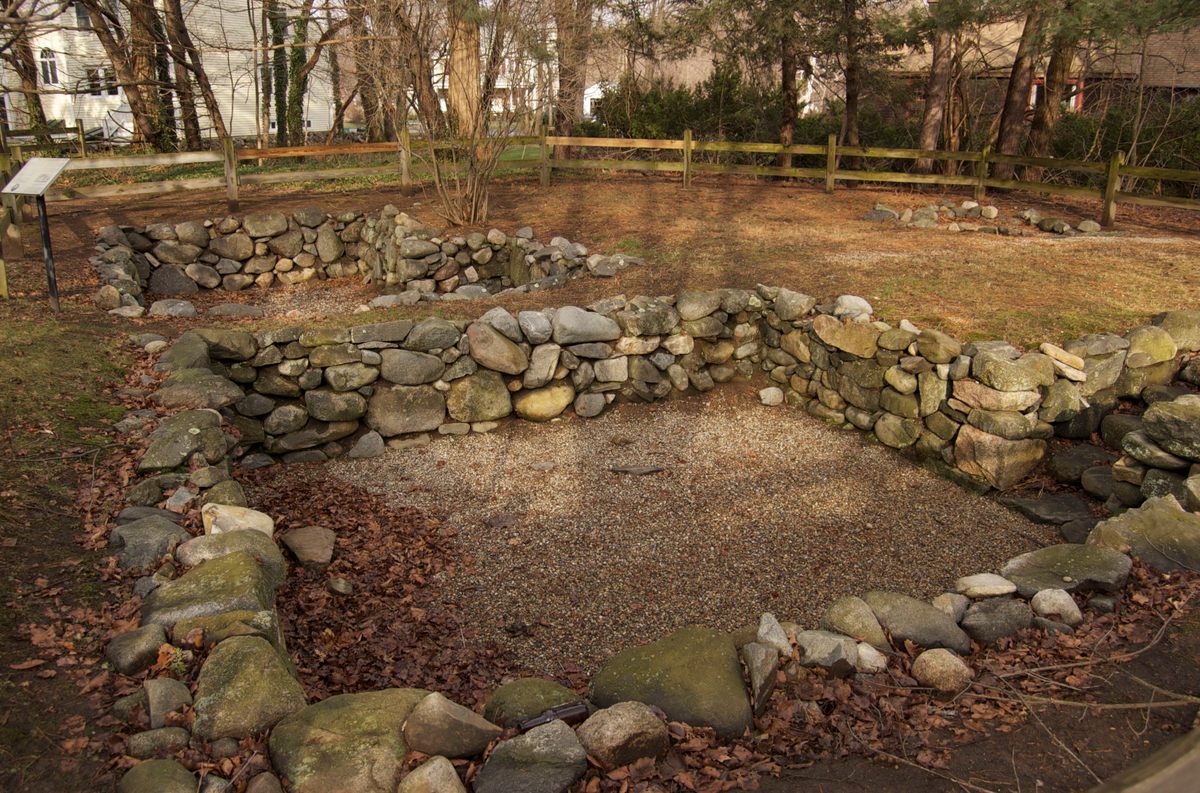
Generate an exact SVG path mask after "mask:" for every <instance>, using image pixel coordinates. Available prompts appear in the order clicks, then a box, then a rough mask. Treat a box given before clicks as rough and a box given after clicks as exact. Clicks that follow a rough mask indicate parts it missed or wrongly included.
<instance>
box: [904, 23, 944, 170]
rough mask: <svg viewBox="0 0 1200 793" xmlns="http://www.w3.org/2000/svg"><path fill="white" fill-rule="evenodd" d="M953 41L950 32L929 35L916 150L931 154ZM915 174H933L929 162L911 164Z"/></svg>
mask: <svg viewBox="0 0 1200 793" xmlns="http://www.w3.org/2000/svg"><path fill="white" fill-rule="evenodd" d="M952 42H953V38H952V37H951V35H950V31H948V30H941V29H938V30H937V31H935V32H934V35H933V62H932V63H931V64H930V66H929V79H928V80H927V81H926V82H925V112H924V114H923V115H922V116H921V137H920V141H919V142H918V144H917V148H920V149H925V150H927V151H932V150H934V149H936V148H937V146H938V140H939V139H940V137H941V132H942V119H943V118H944V117H945V115H946V101H947V98H948V93H949V90H950V70H951V66H952V62H951V57H950V48H951V46H952ZM913 170H914V171H916V172H917V173H930V172H932V171H933V160H930V159H927V158H925V159H920V160H917V161H916V162H915V163H914V164H913Z"/></svg>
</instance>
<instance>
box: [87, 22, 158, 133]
mask: <svg viewBox="0 0 1200 793" xmlns="http://www.w3.org/2000/svg"><path fill="white" fill-rule="evenodd" d="M83 2H84V4H85V7H86V8H87V10H88V18H89V19H91V21H92V32H94V33H95V34H96V38H97V39H99V40H100V46H102V47H103V48H104V52H105V54H106V55H107V56H108V60H109V63H111V64H112V67H113V72H115V73H116V75H117V81H118V82H119V83H120V85H121V87H122V88H123V89H124V91H125V99H126V100H128V102H129V111H130V113H131V114H132V115H133V127H134V140H140V141H146V142H148V143H150V144H151V145H154V146H158V145H159V141H158V132H159V130H158V129H156V128H155V125H154V120H155V117H156V115H157V114H156V113H155V111H154V108H153V106H152V105H151V104H150V103H148V102H147V100H146V94H145V93H144V92H143V87H145V86H143V84H142V83H141V82H140V81H139V80H138V79H137V77H136V76H135V74H134V71H133V68H132V66H131V65H130V62H129V58H128V56H126V54H125V50H124V49H123V48H122V45H121V44H120V43H118V35H119V36H120V38H121V39H125V38H126V36H125V31H123V30H120V28H117V30H116V31H114V28H113V25H114V23H113V22H111V21H110V19H109V17H107V16H106V15H105V13H104V11H105V10H107V8H108V6H107V4H106V3H105V2H104V0H83Z"/></svg>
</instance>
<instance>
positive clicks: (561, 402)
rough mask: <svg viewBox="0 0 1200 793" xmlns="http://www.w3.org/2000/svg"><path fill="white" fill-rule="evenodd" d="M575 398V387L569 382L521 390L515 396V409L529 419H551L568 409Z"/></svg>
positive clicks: (518, 413) (521, 415) (519, 414)
mask: <svg viewBox="0 0 1200 793" xmlns="http://www.w3.org/2000/svg"><path fill="white" fill-rule="evenodd" d="M574 400H575V388H574V386H572V385H571V384H570V383H568V382H558V383H554V384H553V385H548V386H543V387H542V388H535V389H533V390H531V391H529V390H526V391H519V392H517V394H516V395H515V396H514V397H513V410H514V411H515V412H516V414H517V415H518V416H520V417H521V418H523V419H526V420H528V421H549V420H550V419H552V418H554V417H555V416H558V415H559V414H561V413H562V412H563V411H564V410H566V409H567V408H568V407H569V406H570V404H571V403H572V402H573V401H574Z"/></svg>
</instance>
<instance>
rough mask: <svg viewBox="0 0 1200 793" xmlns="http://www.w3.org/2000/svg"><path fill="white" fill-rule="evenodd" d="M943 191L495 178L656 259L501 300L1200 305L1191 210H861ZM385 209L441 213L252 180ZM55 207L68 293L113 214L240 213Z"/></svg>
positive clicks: (340, 291) (338, 308)
mask: <svg viewBox="0 0 1200 793" xmlns="http://www.w3.org/2000/svg"><path fill="white" fill-rule="evenodd" d="M942 195H951V196H952V197H955V198H957V199H960V200H961V199H962V198H965V197H966V196H965V195H959V196H953V194H949V193H941V192H939V193H918V192H915V191H908V190H899V191H897V190H881V189H865V188H860V189H839V190H838V191H837V192H835V193H833V194H832V195H826V194H824V193H823V192H820V191H819V190H818V189H816V188H814V187H812V186H809V185H784V184H778V183H772V182H753V181H744V180H743V181H725V180H722V181H717V180H711V181H706V180H700V181H698V182H697V183H696V185H695V186H694V187H693V189H691V190H688V191H685V190H683V189H682V188H681V187H680V186H679V185H678V184H676V183H674V182H671V181H666V180H663V179H658V178H650V177H643V176H637V175H624V176H620V177H612V178H606V179H595V180H583V179H572V180H557V179H556V181H555V183H554V184H553V185H552V186H551V187H550V188H549V189H546V190H542V189H540V188H538V187H537V186H536V184H535V183H533V182H530V181H527V180H519V181H505V182H501V183H499V184H498V185H497V186H496V188H495V191H494V195H493V198H492V201H491V207H492V210H491V217H490V218H489V222H488V225H489V226H495V227H498V228H501V229H507V230H509V231H512V230H514V229H516V228H518V227H520V226H523V225H526V224H529V225H532V226H533V228H534V231H535V233H536V234H537V235H538V236H539V237H541V238H544V239H548V238H549V237H551V236H554V235H558V234H561V235H564V236H566V237H568V238H570V239H572V240H575V241H579V242H583V243H584V244H585V245H587V246H589V248H590V249H591V250H594V251H600V252H617V251H623V252H626V253H631V254H635V255H640V256H644V257H645V258H646V259H647V262H648V266H647V267H645V268H637V269H635V270H632V271H626V272H624V273H622V274H621V275H620V276H619V277H617V278H614V279H592V278H583V279H579V280H578V281H575V282H574V283H572V284H571V285H569V286H568V287H566V288H565V289H562V290H557V291H555V292H554V293H553V295H554V297H553V298H548V297H547V296H546V295H544V294H543V295H536V296H528V297H523V298H518V299H511V298H509V299H505V302H504V305H507V306H509V307H510V308H515V307H524V306H528V305H539V304H544V303H545V302H546V301H547V300H548V299H552V300H553V301H554V302H556V303H559V302H566V301H575V302H586V301H589V300H593V299H596V298H599V297H604V296H609V295H612V294H615V293H618V292H624V293H626V294H637V293H647V294H665V293H669V292H675V291H677V290H679V289H681V288H684V287H702V288H716V287H724V286H740V287H753V286H754V285H755V284H756V283H769V284H777V285H786V286H789V287H790V288H793V289H798V290H801V291H805V292H808V293H810V294H813V295H815V296H818V297H821V298H828V297H833V296H836V295H837V294H841V293H846V292H849V293H854V294H860V295H863V296H864V297H866V298H867V299H869V300H870V301H871V302H872V303H873V304H874V305H875V306H876V308H877V309H878V310H879V312H880V314H881V315H882V317H883V318H884V319H886V320H889V321H893V322H894V321H898V320H899V319H901V318H904V317H907V318H909V319H912V320H913V321H915V322H918V323H919V324H922V325H929V326H938V327H941V328H943V329H944V330H947V331H948V332H951V333H953V334H957V335H960V336H962V337H964V338H980V337H1003V338H1007V339H1009V340H1010V341H1013V342H1017V343H1028V342H1036V341H1040V340H1046V339H1051V340H1053V339H1058V340H1063V339H1066V338H1071V337H1072V336H1074V335H1078V334H1080V333H1084V332H1090V331H1096V330H1120V329H1123V328H1126V327H1130V326H1133V325H1136V324H1138V323H1141V322H1144V321H1146V320H1147V319H1148V318H1149V317H1150V316H1152V315H1153V314H1154V313H1156V312H1159V311H1163V310H1167V309H1172V308H1181V307H1188V306H1194V305H1196V304H1197V303H1198V302H1200V257H1198V256H1197V254H1196V252H1195V246H1196V240H1197V238H1198V237H1200V234H1198V232H1197V226H1198V225H1200V224H1197V219H1198V218H1197V216H1196V213H1188V212H1185V211H1182V210H1179V211H1175V210H1150V209H1145V208H1129V207H1123V208H1122V210H1121V214H1120V215H1119V217H1118V220H1119V225H1118V232H1117V233H1115V234H1113V235H1101V236H1089V237H1075V238H1061V237H1058V236H1055V235H1045V234H1038V235H1036V236H1030V237H1019V238H1013V237H998V236H994V235H982V234H953V233H949V232H944V231H937V230H921V229H906V228H900V227H898V226H896V225H895V224H891V223H871V222H867V221H863V220H861V219H860V218H861V216H862V214H863V212H864V211H866V210H867V209H870V208H871V207H872V206H873V205H874V203H875V202H876V201H883V202H886V203H888V204H889V205H891V206H893V207H897V208H900V207H904V206H918V205H921V204H924V203H928V202H930V201H932V200H935V199H936V198H937V197H939V196H942ZM988 200H989V202H992V203H995V204H997V205H998V206H999V207H1000V208H1001V210H1002V216H1001V217H1002V218H1009V219H1011V216H1012V214H1013V213H1015V212H1016V211H1019V210H1020V209H1022V208H1026V207H1030V206H1033V207H1036V208H1038V209H1039V210H1040V211H1042V212H1043V213H1046V214H1054V215H1061V216H1063V217H1065V218H1066V219H1068V220H1069V221H1072V222H1077V221H1079V220H1081V219H1083V218H1085V217H1093V216H1095V215H1096V213H1097V208H1096V206H1095V205H1094V204H1091V203H1088V202H1077V203H1069V202H1053V203H1050V202H1045V201H1039V200H1035V199H1033V198H1032V197H1030V196H1025V195H1009V196H1000V195H997V196H993V197H991V198H989V199H988ZM386 203H393V204H395V205H396V206H398V207H399V208H401V209H402V210H404V211H407V212H410V213H411V214H413V215H415V216H416V217H419V218H421V219H422V220H424V221H425V222H427V223H429V224H431V225H435V226H436V225H440V224H439V222H438V215H437V208H436V203H435V202H434V200H433V197H432V196H431V195H425V194H421V193H418V194H415V195H413V196H403V195H400V194H399V193H396V192H383V191H377V190H369V191H367V190H363V191H353V192H324V193H318V192H309V193H304V194H300V195H297V194H295V193H286V192H282V191H279V190H268V189H258V190H254V191H252V192H248V197H247V198H246V199H245V200H244V201H243V203H242V208H241V209H242V211H254V210H264V209H277V208H278V209H285V208H289V207H292V208H294V207H298V206H303V205H312V204H316V205H320V206H322V207H324V208H325V209H327V210H329V211H337V210H345V209H366V210H374V209H378V208H379V207H382V206H383V205H384V204H386ZM51 211H52V213H53V216H54V224H53V225H54V234H55V244H56V246H57V250H58V252H59V256H60V264H61V269H62V276H61V280H62V283H63V287H64V290H65V291H68V292H70V293H72V294H73V295H75V296H77V299H78V300H80V301H82V300H84V299H85V298H86V296H87V295H89V294H90V293H91V292H92V291H94V289H95V287H96V286H97V284H96V280H95V277H94V274H93V273H91V272H90V268H88V267H87V266H86V264H85V256H86V255H87V254H88V253H89V252H90V250H91V247H92V245H93V244H94V234H95V231H96V230H97V229H99V228H100V227H101V226H103V225H106V224H109V223H124V224H143V223H146V222H150V221H160V220H164V219H168V220H175V221H180V220H184V219H200V218H206V217H220V216H223V215H224V214H227V209H226V207H225V204H224V201H223V199H222V197H221V195H220V194H219V193H217V192H214V191H197V192H190V193H186V194H181V195H179V196H177V197H176V196H163V197H153V198H144V197H131V198H130V199H129V200H127V201H122V200H119V199H118V200H110V201H104V202H98V201H91V202H87V201H77V202H68V203H62V204H54V205H52V207H51ZM1014 223H1015V221H1014ZM34 242H35V240H33V239H31V240H30V241H29V243H28V244H27V249H28V251H29V256H30V257H31V258H29V259H28V260H27V261H26V262H24V263H23V264H20V265H16V266H10V279H11V280H12V281H13V283H14V289H15V290H18V291H20V292H26V293H40V292H44V289H45V286H44V275H43V274H42V272H41V266H40V261H38V260H37V258H36V257H37V251H36V250H35V249H34ZM14 271H15V272H14ZM374 294H375V292H374V291H373V290H371V289H367V288H364V287H362V286H361V285H359V284H357V282H356V281H355V280H354V279H341V280H339V281H338V282H337V283H336V284H327V283H321V284H314V285H311V286H310V287H309V288H301V289H292V290H273V291H272V292H270V293H269V294H268V295H265V296H264V295H263V294H262V293H261V292H257V291H251V292H245V293H240V294H238V295H235V296H230V295H228V294H224V293H214V294H209V295H205V296H203V297H201V298H199V299H198V302H199V303H202V304H204V303H215V302H222V301H225V300H231V299H232V300H238V301H243V302H251V303H263V304H265V305H266V307H267V308H268V309H269V311H270V313H272V314H273V315H274V316H276V317H278V316H280V315H282V314H285V313H286V312H287V311H289V310H295V311H296V312H297V314H298V315H299V316H305V317H310V318H312V317H327V318H331V319H332V320H333V321H338V322H341V321H344V315H346V314H348V313H349V312H351V311H353V310H354V308H355V307H356V306H359V305H361V304H363V303H365V302H366V301H367V300H368V299H369V298H370V297H372V296H373V295H374ZM491 305H494V303H493V302H492V301H471V302H470V303H466V304H464V303H459V304H453V305H448V306H438V307H436V308H432V307H428V306H425V307H418V308H416V309H407V310H406V313H410V314H411V313H422V312H424V313H429V312H432V311H438V312H441V313H445V314H449V315H454V316H457V315H474V314H475V313H476V312H482V311H484V310H486V309H487V308H489V307H491ZM394 313H395V312H394V311H393V312H392V314H393V315H394ZM281 321H282V320H281Z"/></svg>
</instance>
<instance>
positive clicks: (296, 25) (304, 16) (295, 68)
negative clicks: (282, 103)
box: [287, 0, 312, 146]
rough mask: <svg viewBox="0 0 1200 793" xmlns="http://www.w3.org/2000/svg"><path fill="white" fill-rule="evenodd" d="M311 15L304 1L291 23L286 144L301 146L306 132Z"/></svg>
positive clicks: (310, 1)
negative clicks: (305, 96)
mask: <svg viewBox="0 0 1200 793" xmlns="http://www.w3.org/2000/svg"><path fill="white" fill-rule="evenodd" d="M311 14H312V0H305V2H304V5H303V7H302V8H301V10H300V16H299V17H297V18H296V19H295V20H294V21H293V22H292V27H293V31H292V47H291V50H290V52H289V53H288V85H287V129H288V142H289V144H290V145H293V146H303V145H304V142H305V135H306V134H307V132H308V130H307V127H306V126H305V124H304V95H305V93H307V91H308V73H307V72H305V71H304V64H305V62H306V61H307V60H308V49H307V47H306V45H307V44H308V21H309V17H310V16H311Z"/></svg>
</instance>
